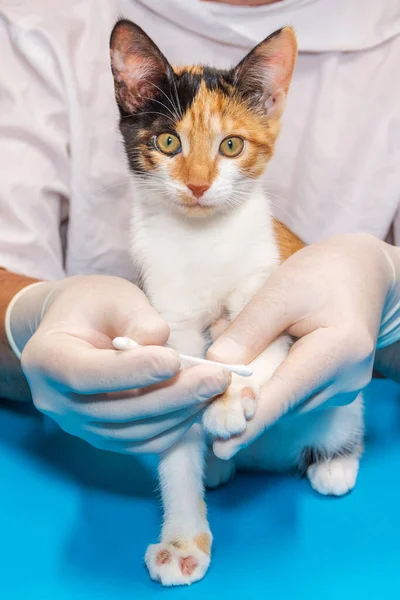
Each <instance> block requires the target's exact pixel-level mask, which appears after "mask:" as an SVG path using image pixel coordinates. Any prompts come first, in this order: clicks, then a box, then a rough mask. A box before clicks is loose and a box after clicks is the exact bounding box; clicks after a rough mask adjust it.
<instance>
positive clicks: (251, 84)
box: [234, 27, 297, 118]
mask: <svg viewBox="0 0 400 600" xmlns="http://www.w3.org/2000/svg"><path fill="white" fill-rule="evenodd" d="M296 58H297V40H296V35H295V33H294V30H293V29H292V27H284V28H283V29H280V30H278V31H275V33H272V34H271V35H270V36H268V37H267V38H266V39H265V40H264V41H263V42H261V43H260V44H258V46H256V47H255V48H254V49H253V50H252V51H251V52H250V53H249V54H248V55H247V56H245V57H244V59H243V60H242V61H241V62H240V63H239V64H238V66H237V67H236V68H235V69H234V80H235V84H236V85H237V87H238V88H239V90H240V91H241V93H242V94H243V95H244V96H245V97H247V98H249V99H250V100H251V101H252V102H253V103H254V104H257V105H262V106H263V107H264V108H265V110H266V111H267V114H268V116H269V117H271V118H279V117H280V116H281V114H282V112H283V109H284V107H285V100H286V95H287V92H288V90H289V85H290V81H291V79H292V75H293V71H294V67H295V64H296Z"/></svg>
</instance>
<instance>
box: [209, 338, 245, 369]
mask: <svg viewBox="0 0 400 600" xmlns="http://www.w3.org/2000/svg"><path fill="white" fill-rule="evenodd" d="M211 357H212V359H213V360H217V361H221V362H227V363H241V362H244V360H245V349H244V348H243V347H242V346H239V344H238V343H237V342H236V341H235V340H233V339H232V338H229V337H226V338H223V339H220V340H217V341H216V342H215V343H214V344H213V345H212V346H211V348H210V358H211Z"/></svg>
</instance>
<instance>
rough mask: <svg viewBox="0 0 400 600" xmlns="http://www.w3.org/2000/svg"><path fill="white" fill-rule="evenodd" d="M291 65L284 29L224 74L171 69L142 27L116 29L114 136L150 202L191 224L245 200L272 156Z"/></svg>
mask: <svg viewBox="0 0 400 600" xmlns="http://www.w3.org/2000/svg"><path fill="white" fill-rule="evenodd" d="M295 58H296V43H295V37H294V34H293V31H292V30H291V29H290V28H287V29H283V30H281V31H280V32H277V33H276V34H273V35H272V36H270V37H269V38H267V40H266V41H265V42H262V43H261V44H260V45H259V46H257V47H256V48H255V49H254V50H253V51H252V52H251V53H250V54H249V55H248V56H247V57H246V58H245V59H244V60H243V61H242V62H241V63H239V65H238V66H237V67H236V68H235V69H232V70H230V71H221V70H216V69H211V68H208V67H180V68H173V67H171V65H169V63H168V62H167V60H166V59H165V58H164V56H163V55H162V54H161V52H160V50H159V49H158V48H157V47H156V46H155V44H153V42H152V41H151V40H150V39H149V38H148V37H147V36H146V34H145V33H144V32H143V31H142V30H141V29H140V28H138V27H137V26H136V25H133V24H132V23H130V22H126V21H122V22H119V23H117V25H116V26H115V28H114V31H113V34H112V36H111V63H112V69H113V74H114V82H115V91H116V98H117V102H118V105H119V107H120V113H121V121H120V128H121V132H122V135H123V138H124V142H125V148H126V152H127V156H128V160H129V164H130V167H131V169H132V171H133V173H134V174H135V175H136V177H135V179H136V181H137V183H138V185H140V186H143V187H144V190H143V191H144V192H145V193H144V196H145V197H146V198H148V201H149V202H152V203H153V204H157V205H158V207H159V208H161V207H162V206H167V207H168V208H170V209H173V210H177V211H180V212H182V213H183V214H185V215H189V216H192V217H201V216H207V215H210V214H212V213H215V212H221V211H226V210H229V209H233V208H234V207H235V206H237V205H238V204H241V203H243V202H245V201H246V198H247V197H248V195H249V193H250V192H251V189H252V186H253V183H254V180H255V179H257V178H258V177H259V176H260V175H261V173H262V172H263V171H264V169H265V166H266V164H267V162H268V160H269V159H270V158H271V156H272V153H273V148H274V143H275V140H276V137H277V134H278V132H279V122H280V115H281V113H282V110H283V107H284V100H285V96H286V92H287V89H288V87H289V83H290V78H291V75H292V71H293V68H294V63H295ZM146 192H147V193H146Z"/></svg>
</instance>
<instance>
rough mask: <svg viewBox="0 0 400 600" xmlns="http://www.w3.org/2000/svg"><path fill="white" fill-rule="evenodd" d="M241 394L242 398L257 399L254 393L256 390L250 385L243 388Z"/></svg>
mask: <svg viewBox="0 0 400 600" xmlns="http://www.w3.org/2000/svg"><path fill="white" fill-rule="evenodd" d="M240 395H241V397H242V398H251V399H252V400H255V399H256V395H255V393H254V390H253V389H252V388H251V387H249V386H246V387H244V388H243V389H242V391H241V393H240Z"/></svg>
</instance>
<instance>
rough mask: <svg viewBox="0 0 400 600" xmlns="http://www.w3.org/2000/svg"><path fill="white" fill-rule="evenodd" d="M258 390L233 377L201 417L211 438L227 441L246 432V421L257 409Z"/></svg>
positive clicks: (237, 377)
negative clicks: (222, 392)
mask: <svg viewBox="0 0 400 600" xmlns="http://www.w3.org/2000/svg"><path fill="white" fill-rule="evenodd" d="M257 396H258V389H257V388H256V386H255V385H254V384H253V385H252V383H251V382H249V381H248V380H247V381H246V380H245V378H244V377H239V376H238V375H236V376H234V377H233V379H232V383H231V385H230V386H229V388H228V389H227V390H226V392H225V393H224V394H222V396H219V397H218V398H217V399H216V400H214V401H213V402H212V403H211V404H210V406H209V407H208V408H207V409H206V411H205V412H204V415H203V427H204V429H205V430H206V432H207V433H208V434H209V435H211V436H212V437H213V438H220V439H224V440H226V439H229V438H230V437H232V436H233V435H239V434H241V433H243V432H244V431H245V430H246V424H247V421H249V420H250V419H252V418H253V417H254V415H255V413H256V409H257Z"/></svg>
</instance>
